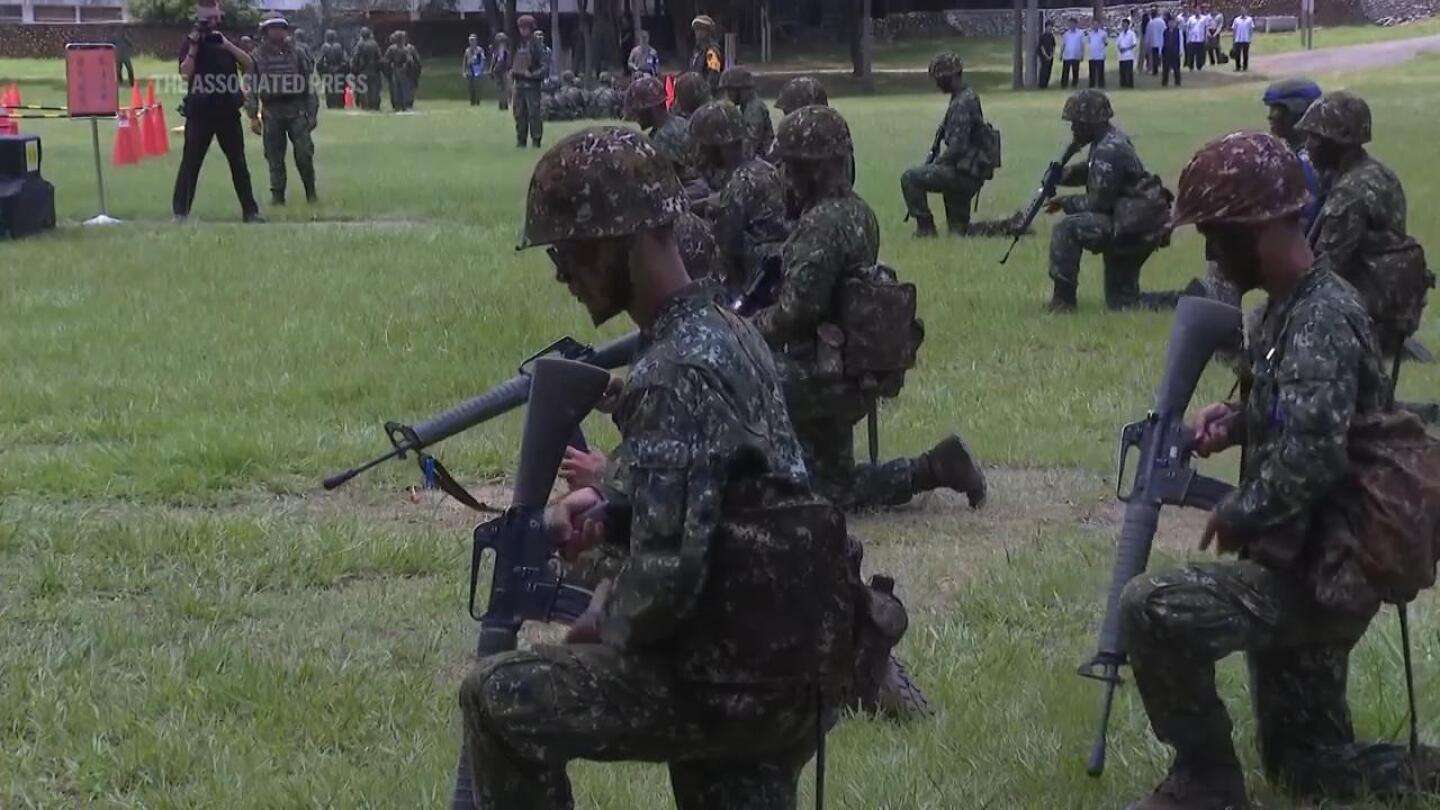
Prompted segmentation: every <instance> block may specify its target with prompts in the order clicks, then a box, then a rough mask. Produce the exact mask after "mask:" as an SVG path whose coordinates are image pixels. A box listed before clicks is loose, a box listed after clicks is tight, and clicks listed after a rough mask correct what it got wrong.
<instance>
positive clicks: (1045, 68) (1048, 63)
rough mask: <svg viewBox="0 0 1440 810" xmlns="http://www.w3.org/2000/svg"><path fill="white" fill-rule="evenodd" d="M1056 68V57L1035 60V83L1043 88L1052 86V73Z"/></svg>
mask: <svg viewBox="0 0 1440 810" xmlns="http://www.w3.org/2000/svg"><path fill="white" fill-rule="evenodd" d="M1054 70H1055V60H1054V59H1036V60H1035V85H1036V86H1037V87H1039V88H1040V89H1041V90H1044V89H1045V88H1047V87H1049V86H1050V73H1051V72H1052V71H1054Z"/></svg>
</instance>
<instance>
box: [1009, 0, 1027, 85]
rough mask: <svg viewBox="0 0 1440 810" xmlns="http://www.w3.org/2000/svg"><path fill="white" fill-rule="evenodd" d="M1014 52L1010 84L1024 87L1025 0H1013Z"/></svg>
mask: <svg viewBox="0 0 1440 810" xmlns="http://www.w3.org/2000/svg"><path fill="white" fill-rule="evenodd" d="M1014 11H1015V13H1014V14H1013V15H1012V16H1013V17H1014V24H1015V53H1014V60H1013V64H1012V65H1011V70H1010V86H1011V87H1013V88H1014V89H1016V90H1024V89H1025V0H1015V4H1014Z"/></svg>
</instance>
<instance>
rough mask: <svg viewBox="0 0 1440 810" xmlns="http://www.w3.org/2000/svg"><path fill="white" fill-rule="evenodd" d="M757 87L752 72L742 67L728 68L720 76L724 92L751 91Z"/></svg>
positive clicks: (721, 87)
mask: <svg viewBox="0 0 1440 810" xmlns="http://www.w3.org/2000/svg"><path fill="white" fill-rule="evenodd" d="M754 87H755V77H754V76H752V75H750V71H749V70H746V69H745V68H742V67H732V68H727V69H726V71H725V72H724V73H721V74H720V89H722V90H750V89H753V88H754Z"/></svg>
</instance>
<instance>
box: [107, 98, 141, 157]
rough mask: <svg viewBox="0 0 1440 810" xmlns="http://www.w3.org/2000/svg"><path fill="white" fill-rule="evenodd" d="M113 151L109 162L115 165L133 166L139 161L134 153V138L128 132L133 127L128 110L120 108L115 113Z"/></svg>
mask: <svg viewBox="0 0 1440 810" xmlns="http://www.w3.org/2000/svg"><path fill="white" fill-rule="evenodd" d="M115 127H116V128H115V151H114V152H113V153H112V154H111V157H110V163H111V164H112V165H115V166H133V165H135V164H136V163H139V162H140V156H139V155H137V154H135V138H134V137H133V136H132V135H131V134H130V133H131V131H132V130H134V129H135V127H134V121H133V120H132V118H131V115H130V111H129V110H127V109H124V108H122V109H121V110H120V111H119V112H118V113H116V115H115Z"/></svg>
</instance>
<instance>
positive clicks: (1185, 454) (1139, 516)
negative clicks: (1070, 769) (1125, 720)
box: [1080, 297, 1242, 776]
mask: <svg viewBox="0 0 1440 810" xmlns="http://www.w3.org/2000/svg"><path fill="white" fill-rule="evenodd" d="M1241 322H1242V318H1241V314H1240V310H1238V309H1236V308H1235V307H1232V306H1230V305H1228V304H1222V303H1220V302H1218V301H1211V300H1208V299H1204V298H1190V297H1186V298H1181V299H1180V304H1179V306H1177V307H1176V310H1175V322H1174V325H1173V326H1172V328H1171V332H1170V342H1169V346H1168V348H1167V350H1166V358H1165V371H1164V374H1163V375H1162V376H1161V379H1160V385H1159V386H1158V388H1157V389H1156V393H1155V403H1154V405H1153V407H1152V408H1151V411H1150V413H1149V414H1147V415H1146V417H1145V419H1144V420H1143V421H1140V422H1134V423H1132V424H1129V425H1126V426H1125V428H1124V430H1123V431H1122V432H1121V435H1120V462H1119V472H1118V473H1117V476H1116V482H1115V491H1116V496H1117V497H1119V498H1120V499H1121V500H1122V501H1124V502H1125V519H1124V522H1123V523H1122V525H1121V527H1120V538H1119V542H1118V544H1117V546H1116V548H1115V562H1114V566H1113V567H1112V569H1111V573H1110V588H1109V591H1108V592H1107V594H1106V598H1105V618H1104V620H1103V621H1102V622H1101V625H1100V631H1099V638H1098V640H1097V644H1096V652H1095V655H1094V657H1092V658H1091V659H1090V661H1088V662H1087V663H1085V664H1084V665H1082V666H1081V667H1080V674H1081V675H1083V676H1085V677H1088V678H1094V679H1096V680H1099V681H1101V682H1102V684H1103V690H1104V691H1103V694H1102V702H1101V708H1100V724H1099V728H1098V730H1097V733H1096V737H1095V742H1094V745H1093V747H1092V748H1091V750H1090V758H1089V762H1088V767H1087V771H1088V772H1089V774H1090V775H1091V776H1099V775H1100V774H1101V773H1103V772H1104V770H1105V747H1106V730H1107V728H1108V726H1109V722H1110V708H1111V705H1112V703H1113V701H1114V698H1115V687H1117V686H1119V685H1120V683H1121V679H1120V667H1121V666H1122V665H1124V663H1125V661H1126V652H1125V646H1124V644H1123V642H1122V639H1121V631H1120V618H1121V617H1120V600H1121V595H1122V594H1123V593H1124V591H1125V586H1126V585H1128V584H1130V580H1132V579H1134V578H1135V577H1137V576H1139V575H1140V574H1142V573H1144V571H1145V569H1146V567H1147V566H1148V565H1149V563H1150V549H1151V545H1152V543H1153V542H1154V539H1155V531H1156V529H1157V527H1158V526H1159V523H1160V509H1161V507H1162V506H1189V507H1194V508H1198V509H1206V510H1208V509H1212V508H1214V506H1215V504H1216V503H1218V502H1219V500H1220V499H1221V498H1223V497H1225V495H1226V494H1227V493H1228V492H1229V491H1230V489H1231V487H1230V485H1229V484H1226V483H1224V482H1223V481H1218V480H1215V479H1212V478H1206V477H1205V476H1202V475H1199V474H1197V473H1196V472H1195V470H1194V469H1193V468H1192V467H1191V459H1192V455H1193V436H1192V433H1191V431H1190V429H1189V428H1188V427H1187V426H1186V425H1185V421H1184V418H1185V409H1186V407H1188V406H1189V404H1190V399H1191V397H1192V396H1194V394H1195V387H1196V386H1197V385H1198V384H1199V382H1200V375H1201V374H1202V373H1203V372H1204V370H1205V366H1206V364H1207V363H1209V361H1210V357H1211V356H1212V355H1214V353H1215V352H1216V351H1219V350H1221V349H1233V348H1236V347H1238V345H1239V340H1240V329H1241ZM1132 448H1135V449H1138V450H1139V461H1138V466H1137V468H1136V471H1135V480H1134V484H1133V487H1132V489H1131V491H1130V492H1129V494H1121V485H1122V482H1123V480H1124V477H1125V467H1126V461H1127V459H1128V458H1129V455H1130V450H1131V449H1132Z"/></svg>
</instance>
